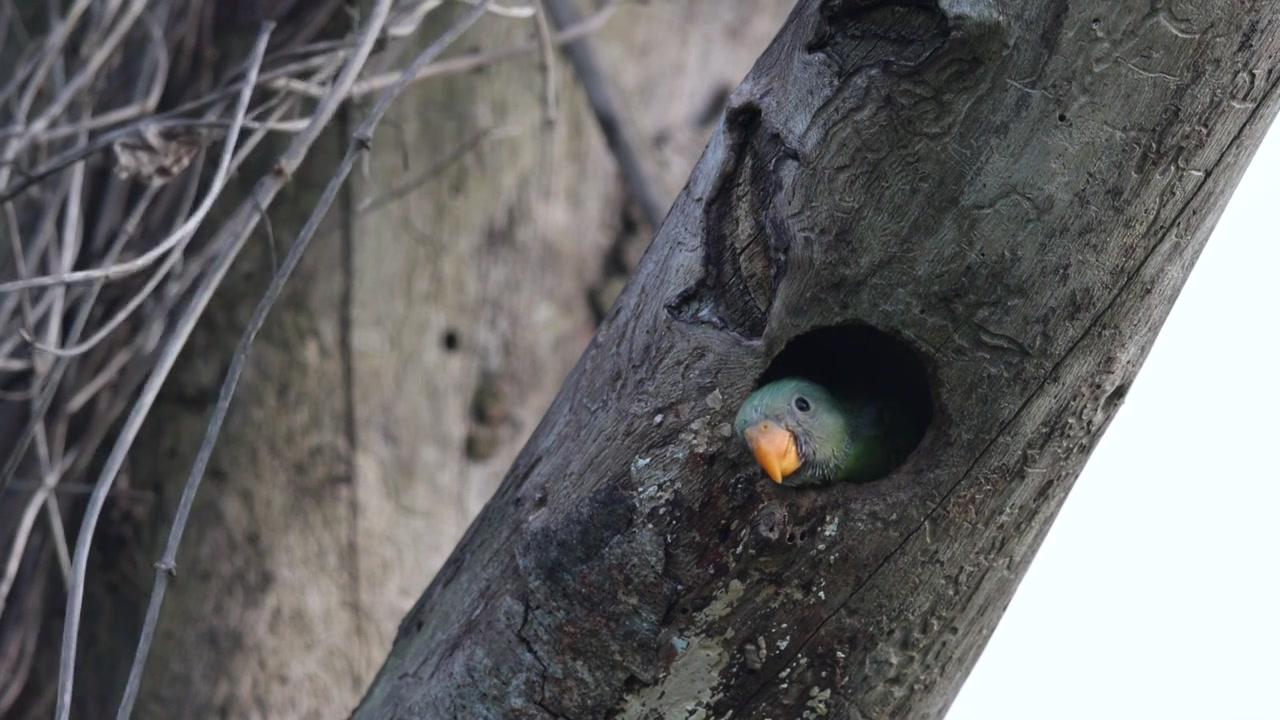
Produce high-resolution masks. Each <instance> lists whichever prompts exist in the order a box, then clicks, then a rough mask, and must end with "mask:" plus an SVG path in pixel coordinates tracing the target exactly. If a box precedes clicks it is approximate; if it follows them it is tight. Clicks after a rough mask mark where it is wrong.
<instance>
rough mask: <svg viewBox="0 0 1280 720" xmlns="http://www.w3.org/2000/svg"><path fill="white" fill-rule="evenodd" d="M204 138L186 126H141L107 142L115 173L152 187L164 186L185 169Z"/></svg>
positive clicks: (202, 134)
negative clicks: (112, 154) (114, 161)
mask: <svg viewBox="0 0 1280 720" xmlns="http://www.w3.org/2000/svg"><path fill="white" fill-rule="evenodd" d="M205 140H206V135H205V134H204V133H201V132H198V131H195V130H192V129H190V128H160V127H157V126H156V125H153V124H148V125H144V126H142V128H141V129H140V130H139V131H138V133H137V134H135V135H133V136H131V137H128V138H125V139H122V140H117V141H116V142H115V143H113V144H112V145H111V150H112V152H113V153H114V154H115V156H116V174H117V175H119V176H120V177H122V178H134V179H136V180H141V181H143V182H145V183H147V184H149V185H152V186H159V185H164V184H165V183H167V182H169V181H170V180H172V179H174V178H175V177H177V176H178V175H179V174H180V173H181V172H182V171H183V170H186V169H187V166H188V165H190V164H191V159H192V158H194V157H195V156H196V152H197V151H198V150H199V149H200V147H201V146H202V145H203V144H204V142H205Z"/></svg>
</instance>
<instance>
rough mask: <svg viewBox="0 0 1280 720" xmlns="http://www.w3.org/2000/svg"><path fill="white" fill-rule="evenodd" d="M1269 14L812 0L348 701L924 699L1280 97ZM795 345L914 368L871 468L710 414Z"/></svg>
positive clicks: (803, 355)
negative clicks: (920, 374) (901, 430)
mask: <svg viewBox="0 0 1280 720" xmlns="http://www.w3.org/2000/svg"><path fill="white" fill-rule="evenodd" d="M1278 18H1280V7H1277V6H1276V5H1274V4H1273V3H1268V2H1263V1H1261V0H1252V1H1241V2H1233V3H1219V4H1198V5H1194V6H1192V5H1190V4H1177V5H1176V6H1175V5H1166V4H1165V3H1161V2H1155V3H1151V4H1150V5H1148V4H1146V3H1121V4H1117V3H1113V2H1110V1H1109V0H1088V1H1083V2H1070V3H1068V2H1067V0H1041V1H1039V2H1025V3H995V2H991V1H990V0H985V1H984V0H972V1H966V2H959V1H956V0H945V1H942V2H898V3H880V2H867V1H853V0H847V1H845V2H840V1H837V0H801V2H800V3H799V4H798V5H797V6H796V8H795V9H794V11H793V12H792V14H791V16H790V18H789V20H788V21H787V23H786V25H785V26H784V28H783V29H782V31H781V32H780V33H779V35H778V36H777V38H776V39H775V41H774V42H773V43H772V45H770V47H769V48H768V50H767V51H766V52H765V53H764V55H763V56H762V57H761V59H760V60H759V61H758V62H757V64H756V65H755V68H754V69H753V70H752V71H751V73H750V74H748V76H747V77H746V79H745V80H744V81H743V82H742V84H741V85H740V86H739V87H738V89H737V90H736V91H735V92H734V94H733V95H732V97H731V100H730V107H729V108H728V110H727V111H726V112H725V113H724V116H723V119H722V121H721V123H720V125H719V127H718V128H717V130H716V132H715V134H714V135H713V137H712V139H711V141H710V144H709V145H708V147H707V149H706V151H705V153H704V155H703V157H702V159H701V161H700V162H699V164H698V166H697V167H696V168H695V170H694V171H693V175H692V177H691V179H690V181H689V183H688V185H687V186H686V187H685V190H684V191H683V193H682V194H681V195H680V197H679V198H678V199H677V200H676V203H675V206H674V208H673V209H672V211H671V214H670V215H669V216H668V217H667V220H666V222H665V224H664V225H663V227H662V229H661V231H660V233H659V234H658V237H657V238H656V240H655V241H654V244H653V247H652V248H651V249H650V251H649V253H648V254H647V255H646V256H645V258H644V260H643V262H642V263H641V264H640V267H639V269H638V271H637V273H636V275H635V277H634V278H633V279H632V281H631V282H630V283H629V285H628V286H627V288H626V290H625V291H624V292H623V294H622V296H621V298H620V300H619V301H618V303H617V304H616V305H615V307H614V309H613V311H612V312H611V313H610V314H609V316H608V317H607V318H606V319H605V321H604V323H603V325H602V326H601V327H600V328H599V330H598V331H597V333H596V336H595V339H594V340H593V341H592V343H591V345H590V347H589V348H588V350H587V351H586V353H585V355H584V356H583V357H582V358H581V360H580V361H579V362H578V364H577V366H576V367H575V368H574V370H573V371H572V373H571V374H570V376H569V378H568V380H567V381H566V383H565V385H564V387H563V388H562V390H561V392H560V394H559V395H558V396H557V397H556V399H555V401H554V402H553V403H552V405H551V407H550V409H549V411H548V412H547V414H546V416H545V417H544V418H543V421H542V423H541V424H540V425H539V426H538V428H537V430H536V431H535V432H534V433H533V436H532V437H531V438H530V440H529V442H528V444H527V445H526V446H525V448H524V449H523V451H522V452H521V453H520V454H519V456H518V457H517V458H516V460H515V463H514V465H513V466H512V468H511V470H510V472H509V473H508V474H507V476H506V478H505V480H504V481H503V483H502V485H501V486H500V487H499V489H498V491H497V493H496V494H495V496H494V497H493V499H492V500H491V501H490V502H489V503H488V505H486V506H485V508H484V510H483V511H482V512H481V513H480V515H479V516H478V517H477V519H476V520H475V522H474V523H473V524H472V525H471V527H470V528H469V529H468V531H467V533H466V534H465V536H464V537H463V539H462V541H461V543H460V544H459V546H458V547H457V549H456V550H455V551H454V553H453V555H451V556H450V558H449V560H448V562H447V563H445V565H444V567H443V568H442V570H441V571H440V572H439V573H437V575H436V577H435V579H434V581H433V582H432V584H431V585H430V587H429V588H428V590H427V591H426V593H425V594H424V595H423V596H422V597H421V599H420V600H419V601H418V603H417V605H416V606H415V608H414V609H413V611H412V612H410V613H409V615H408V616H407V617H406V618H405V619H404V621H403V623H402V624H401V628H400V632H399V634H398V636H397V637H396V642H395V646H394V648H393V650H392V652H391V655H390V657H389V658H388V659H387V661H386V663H385V664H384V666H383V668H382V670H381V671H380V673H379V675H378V677H377V679H376V680H375V682H374V683H373V685H372V687H371V688H370V689H369V691H368V693H367V695H366V696H365V698H364V700H363V702H362V704H361V706H360V708H359V709H358V710H357V713H356V715H357V716H358V717H368V718H375V717H376V718H382V717H423V718H442V717H468V718H489V717H494V718H496V717H503V718H509V717H529V718H540V717H571V718H598V717H627V718H650V717H680V718H684V717H729V716H730V715H732V717H735V718H767V717H774V718H782V717H786V718H793V717H795V718H799V717H818V716H832V717H856V718H886V717H911V718H918V717H940V716H942V715H944V714H945V712H946V709H947V707H948V706H949V704H950V702H951V701H952V699H953V698H954V697H955V695H956V693H957V691H958V690H959V688H960V685H961V683H962V682H963V680H964V678H965V676H966V675H967V673H968V671H969V669H970V668H971V667H972V665H973V663H974V661H975V660H976V658H977V657H978V654H979V653H980V651H981V650H982V647H983V645H984V643H985V642H986V640H987V638H988V637H989V635H990V633H991V631H992V629H993V628H994V626H995V624H996V622H997V621H998V619H999V617H1000V614H1001V612H1002V611H1003V608H1004V607H1005V605H1006V604H1007V603H1008V601H1009V599H1010V597H1011V595H1012V593H1013V591H1014V589H1015V588H1016V586H1017V584H1018V581H1019V579H1020V578H1021V577H1022V575H1023V573H1024V571H1025V570H1026V567H1027V565H1028V563H1029V562H1030V561H1031V558H1032V556H1033V555H1034V553H1035V550H1036V548H1037V547H1038V546H1039V544H1040V541H1041V539H1042V538H1043V536H1044V534H1045V532H1046V531H1047V530H1048V528H1049V525H1050V523H1051V522H1052V520H1053V518H1054V516H1055V514H1056V512H1057V511H1058V509H1059V507H1060V506H1061V504H1062V501H1063V500H1064V498H1065V497H1066V494H1067V492H1068V490H1069V489H1070V487H1071V484H1072V482H1073V481H1074V479H1075V478H1076V476H1077V474H1078V473H1079V471H1080V469H1081V468H1082V467H1083V465H1084V463H1085V461H1086V459H1087V458H1088V456H1089V453H1090V452H1091V450H1092V448H1093V447H1094V445H1095V443H1096V442H1097V440H1098V438H1099V437H1100V435H1101V434H1102V432H1103V431H1104V429H1105V428H1106V426H1107V424H1108V422H1109V421H1110V419H1111V417H1112V416H1113V415H1114V413H1115V411H1116V409H1117V408H1118V407H1119V406H1120V404H1121V403H1122V402H1123V399H1124V396H1125V391H1126V389H1127V388H1128V387H1129V384H1130V383H1131V382H1132V380H1133V377H1134V375H1135V374H1136V373H1137V371H1138V369H1139V367H1140V366H1141V364H1142V361H1143V359H1144V357H1145V355H1146V353H1147V351H1148V349H1149V348H1150V346H1151V343H1152V341H1153V340H1154V338H1155V336H1156V333H1157V332H1158V330H1159V328H1160V326H1161V324H1162V322H1163V320H1164V318H1165V316H1166V314H1167V312H1168V310H1169V308H1170V306H1171V304H1172V303H1173V301H1174V299H1175V298H1176V296H1177V294H1178V291H1179V289H1180V288H1181V286H1182V284H1183V281H1184V280H1185V278H1186V276H1187V273H1188V272H1189V271H1190V269H1191V266H1192V264H1193V263H1194V261H1195V259H1196V257H1197V255H1198V253H1199V252H1200V249H1201V248H1202V247H1203V244H1204V242H1205V239H1206V238H1207V236H1208V234H1209V232H1210V230H1211V229H1212V227H1213V225H1214V223H1215V221H1216V219H1217V218H1218V216H1219V213H1220V211H1221V209H1222V208H1223V206H1224V204H1225V203H1226V200H1227V198H1228V196H1229V195H1230V193H1231V191H1232V189H1233V188H1234V186H1235V184H1236V182H1237V181H1238V179H1239V177H1240V175H1241V173H1242V171H1243V170H1244V168H1245V166H1246V165H1247V163H1248V160H1249V158H1250V157H1251V154H1252V153H1253V151H1254V149H1255V148H1256V146H1257V144H1258V142H1259V141H1260V139H1261V137H1262V134H1263V133H1264V132H1265V130H1266V129H1267V127H1268V126H1269V124H1270V122H1271V120H1272V118H1273V117H1274V116H1275V114H1276V108H1277V97H1278V94H1277V90H1276V88H1277V81H1278V80H1280V74H1278V72H1277V57H1278V53H1280V25H1278V24H1277V19H1278ZM859 325H865V326H870V327H872V328H876V329H877V330H878V331H880V332H882V333H883V334H877V333H875V332H869V331H866V330H858V329H853V328H854V327H856V326H859ZM818 328H837V329H836V330H831V331H828V332H825V333H823V334H818V335H812V334H808V335H807V334H806V333H810V331H813V330H815V329H818ZM800 338H804V339H803V340H802V341H801V343H802V344H801V345H799V346H797V345H795V344H792V345H791V347H792V348H795V347H800V348H801V350H797V351H795V352H792V353H790V354H789V355H788V356H787V357H786V362H788V363H793V364H794V363H800V364H803V363H805V362H830V361H831V359H832V358H833V357H834V358H835V360H836V361H837V362H839V361H842V360H843V361H847V362H848V363H849V367H850V368H867V367H871V366H869V365H867V364H866V363H865V362H864V358H866V357H873V358H874V357H881V358H887V357H888V355H886V353H887V352H888V351H889V349H890V348H892V347H893V343H895V342H898V341H901V342H902V343H905V344H906V345H907V346H908V347H909V348H910V350H911V351H912V352H913V354H914V356H916V357H918V358H920V359H921V361H922V364H923V367H924V368H925V369H926V376H927V382H928V390H929V397H931V398H932V406H933V408H932V421H931V423H930V425H929V426H928V429H927V432H926V434H925V436H924V439H923V440H922V441H921V442H920V444H919V445H918V446H917V448H916V449H915V451H914V453H913V454H912V455H911V456H910V458H909V459H908V460H907V461H906V463H905V464H904V465H902V466H900V467H899V468H898V469H897V470H896V471H895V472H893V473H891V474H890V475H889V476H888V477H886V478H884V479H881V480H878V481H875V482H871V483H866V484H861V485H847V484H846V485H836V486H827V487H821V488H817V489H812V490H803V491H798V490H793V489H789V488H786V487H778V486H774V484H773V483H770V482H769V481H768V480H767V479H765V478H764V477H763V474H762V473H761V472H760V471H759V469H758V468H756V467H755V466H754V464H753V463H752V461H751V459H750V456H749V454H748V453H747V452H745V450H744V448H743V447H742V444H741V442H740V440H738V439H737V438H734V437H731V431H730V425H729V424H730V423H731V422H732V420H733V417H734V413H735V412H736V410H737V407H738V405H739V403H740V402H741V401H742V400H743V399H744V398H745V397H746V396H747V394H748V393H749V392H750V390H751V389H752V387H753V386H754V384H755V382H756V381H757V379H758V378H759V377H761V375H762V374H763V373H765V371H766V369H767V368H769V366H770V363H771V361H772V360H774V359H775V358H777V357H779V354H780V353H781V352H782V351H783V350H784V348H786V347H788V344H789V343H790V342H791V341H793V340H796V339H800ZM907 381H908V382H910V381H912V378H911V377H910V376H908V377H907ZM430 475H431V474H428V477H430ZM418 481H419V482H421V481H422V480H418Z"/></svg>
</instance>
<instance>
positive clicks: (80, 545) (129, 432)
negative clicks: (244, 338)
mask: <svg viewBox="0 0 1280 720" xmlns="http://www.w3.org/2000/svg"><path fill="white" fill-rule="evenodd" d="M274 28H275V23H272V22H268V23H265V24H264V25H263V28H262V30H261V32H259V33H258V39H257V41H256V42H255V43H254V46H253V51H252V53H251V55H250V58H251V61H250V65H249V72H250V74H254V73H257V71H258V67H259V65H260V64H261V62H262V57H263V55H264V54H265V53H266V50H267V41H268V40H269V39H270V38H271V31H272V30H273V29H274ZM254 86H255V83H254V82H252V81H251V82H249V83H247V84H246V85H245V89H244V90H243V91H242V92H241V94H240V98H239V102H238V103H237V106H236V117H239V118H243V117H244V116H245V113H247V112H248V111H249V98H250V96H251V95H253V88H254ZM239 135H240V128H239V126H238V125H232V126H231V129H230V130H229V131H228V132H227V138H226V141H225V142H226V143H227V146H228V147H231V148H234V147H235V144H236V140H237V139H238V138H239ZM229 156H230V152H227V153H224V157H229ZM223 169H224V170H225V168H223ZM188 332H189V330H188ZM175 333H176V330H175ZM182 339H183V340H185V336H182ZM181 344H182V343H171V345H170V348H174V346H177V347H176V348H174V350H173V352H171V353H170V355H172V359H169V366H170V367H171V366H172V363H173V361H174V360H176V359H177V354H178V353H177V348H180V347H181ZM168 369H169V368H168V367H165V366H164V365H163V364H161V363H158V364H157V367H156V369H155V370H154V371H153V372H152V375H151V377H150V378H149V379H148V382H147V385H146V387H145V388H144V390H143V393H142V397H141V398H139V400H138V404H137V405H136V406H135V407H134V412H133V413H131V414H130V416H129V420H128V421H127V422H126V423H125V427H124V428H123V429H122V430H121V432H120V438H119V439H118V440H117V441H116V445H115V447H114V448H112V453H111V455H110V456H109V457H108V459H107V462H106V465H105V466H104V467H103V469H102V473H101V475H100V476H99V477H98V482H97V483H96V485H95V487H94V491H93V494H92V495H90V496H89V503H88V506H87V507H86V508H85V514H84V519H83V521H82V523H81V525H80V531H79V534H78V536H77V537H76V553H75V558H74V560H73V562H72V576H71V587H70V588H68V591H67V609H66V620H65V623H64V626H63V634H62V654H61V657H60V658H59V662H58V695H57V709H56V712H55V717H56V718H57V719H58V720H67V719H68V718H69V717H70V715H71V690H72V688H73V687H74V683H75V666H76V641H77V640H78V638H79V631H80V607H81V604H82V603H83V601H84V584H85V575H86V573H87V571H88V565H89V549H90V547H92V544H93V532H94V529H95V527H96V526H97V524H98V516H99V515H100V514H101V512H102V506H103V504H104V503H105V502H106V497H107V494H108V493H109V492H110V491H111V485H112V483H113V482H114V480H115V477H116V474H117V473H118V472H119V470H120V466H121V465H123V463H124V456H125V454H126V453H127V452H128V450H129V447H130V445H131V444H132V441H133V437H134V436H135V435H136V434H137V432H138V429H139V428H140V427H141V425H142V421H143V420H144V419H145V418H146V415H147V411H148V410H149V409H150V403H151V401H152V400H154V397H155V395H156V394H157V393H158V392H159V386H160V384H161V383H162V382H163V381H164V379H165V377H167V376H168ZM148 397H149V398H150V399H148Z"/></svg>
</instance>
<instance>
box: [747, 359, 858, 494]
mask: <svg viewBox="0 0 1280 720" xmlns="http://www.w3.org/2000/svg"><path fill="white" fill-rule="evenodd" d="M849 423H850V418H849V417H848V414H847V410H846V408H845V407H844V406H843V405H842V403H841V402H840V401H839V400H838V399H837V398H836V397H835V396H834V395H832V394H831V392H830V391H828V390H827V389H826V388H825V387H823V386H821V385H819V384H817V383H814V382H812V381H809V380H804V379H801V378H783V379H781V380H775V381H773V382H771V383H769V384H767V385H765V386H763V387H761V388H760V389H759V390H756V391H755V392H754V393H752V394H751V396H750V397H748V398H747V399H746V401H745V402H744V403H742V407H741V408H739V409H738V417H737V419H736V420H735V421H734V429H735V430H736V431H737V433H738V435H740V436H741V437H742V439H743V440H745V441H746V443H747V445H748V446H749V447H750V448H751V452H752V453H753V454H754V455H755V458H756V462H758V463H760V467H762V468H764V471H765V473H766V474H768V475H769V477H770V478H771V479H772V480H773V481H774V482H776V483H778V484H783V481H784V480H787V479H788V478H790V480H788V482H787V483H786V484H788V485H807V484H812V483H815V482H822V481H825V480H829V479H832V478H833V477H835V476H837V475H839V474H840V472H841V470H842V468H843V465H844V464H845V461H846V459H847V454H848V445H849V432H850V429H851V428H850V427H849ZM792 476H794V477H792Z"/></svg>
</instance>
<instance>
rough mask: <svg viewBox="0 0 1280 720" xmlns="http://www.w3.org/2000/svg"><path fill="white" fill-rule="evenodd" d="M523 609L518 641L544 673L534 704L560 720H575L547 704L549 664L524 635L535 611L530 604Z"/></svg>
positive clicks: (524, 605) (524, 604) (517, 632)
mask: <svg viewBox="0 0 1280 720" xmlns="http://www.w3.org/2000/svg"><path fill="white" fill-rule="evenodd" d="M521 608H522V609H523V610H524V614H523V615H522V616H521V618H520V627H518V628H516V639H518V640H519V641H520V644H521V645H523V646H524V649H525V652H527V653H529V657H531V658H533V661H534V662H536V663H538V667H539V668H540V669H541V671H542V672H541V676H540V677H539V679H538V699H537V700H534V701H533V704H534V705H535V706H537V708H538V709H539V710H541V711H543V712H544V713H546V714H547V715H549V716H551V717H553V718H558V719H559V720H573V719H572V718H570V717H569V716H568V715H562V714H560V713H559V712H556V711H555V710H553V709H551V708H550V707H548V706H547V704H546V703H547V663H546V662H545V661H544V660H543V659H542V656H541V655H539V654H538V649H537V648H535V647H534V646H533V643H532V642H530V640H529V638H527V637H525V634H524V629H525V627H526V626H528V624H529V615H530V614H531V613H532V612H533V609H532V608H530V607H529V603H528V602H523V603H521Z"/></svg>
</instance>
